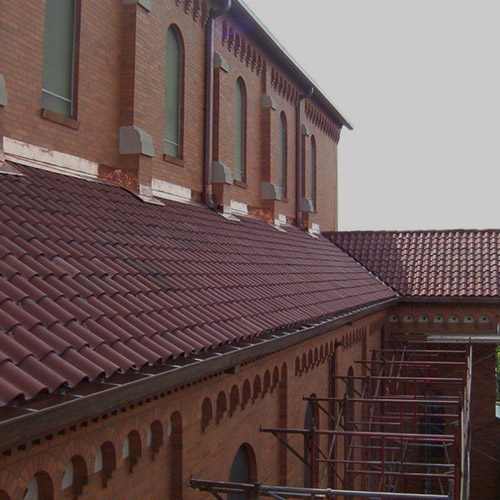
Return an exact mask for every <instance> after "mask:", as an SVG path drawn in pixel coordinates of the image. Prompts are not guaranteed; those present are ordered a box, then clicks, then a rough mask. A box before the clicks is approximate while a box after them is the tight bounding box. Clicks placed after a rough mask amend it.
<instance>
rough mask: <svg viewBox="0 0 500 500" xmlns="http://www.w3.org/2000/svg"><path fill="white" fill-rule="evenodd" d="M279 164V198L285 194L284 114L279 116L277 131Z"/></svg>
mask: <svg viewBox="0 0 500 500" xmlns="http://www.w3.org/2000/svg"><path fill="white" fill-rule="evenodd" d="M279 162H280V164H279V165H280V176H279V188H280V191H281V196H285V194H286V118H285V114H284V113H281V115H280V129H279Z"/></svg>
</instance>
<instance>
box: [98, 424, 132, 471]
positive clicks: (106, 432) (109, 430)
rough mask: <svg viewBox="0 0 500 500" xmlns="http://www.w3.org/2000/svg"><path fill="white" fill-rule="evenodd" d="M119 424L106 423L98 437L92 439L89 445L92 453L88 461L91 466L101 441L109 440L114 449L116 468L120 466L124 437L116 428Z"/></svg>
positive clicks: (101, 443) (121, 463)
mask: <svg viewBox="0 0 500 500" xmlns="http://www.w3.org/2000/svg"><path fill="white" fill-rule="evenodd" d="M119 427H121V426H115V425H108V426H107V427H105V428H104V429H102V430H101V432H100V433H99V435H98V438H97V437H96V439H93V440H92V442H91V444H90V445H89V449H90V451H91V453H92V457H93V458H92V461H91V462H89V464H90V466H91V468H92V469H93V467H94V464H95V459H96V456H97V454H98V453H99V451H100V449H101V446H102V445H103V443H106V442H110V443H111V444H112V445H113V446H114V448H115V450H116V468H120V467H121V466H122V465H123V457H122V453H121V451H122V447H123V440H124V437H123V436H122V433H121V432H120V430H118V428H119Z"/></svg>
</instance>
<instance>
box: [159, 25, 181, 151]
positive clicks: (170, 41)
mask: <svg viewBox="0 0 500 500" xmlns="http://www.w3.org/2000/svg"><path fill="white" fill-rule="evenodd" d="M181 58H182V53H181V45H180V42H179V37H178V35H177V33H176V31H175V29H174V28H169V29H168V31H167V59H166V65H165V114H164V124H163V144H164V147H163V151H164V153H165V154H167V155H169V156H173V157H174V158H179V157H180V154H181V148H180V142H181V141H180V138H181V106H180V104H181V64H182V61H181Z"/></svg>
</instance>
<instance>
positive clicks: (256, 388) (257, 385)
mask: <svg viewBox="0 0 500 500" xmlns="http://www.w3.org/2000/svg"><path fill="white" fill-rule="evenodd" d="M261 391H262V384H261V381H260V375H255V378H254V379H253V394H252V398H253V400H254V401H255V400H256V399H257V398H258V397H259V394H260V393H261Z"/></svg>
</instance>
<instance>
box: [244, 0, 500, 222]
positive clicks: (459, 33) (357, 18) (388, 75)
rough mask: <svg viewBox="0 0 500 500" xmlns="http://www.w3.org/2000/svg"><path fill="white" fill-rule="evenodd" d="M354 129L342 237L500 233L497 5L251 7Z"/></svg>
mask: <svg viewBox="0 0 500 500" xmlns="http://www.w3.org/2000/svg"><path fill="white" fill-rule="evenodd" d="M246 3H247V4H248V5H249V6H250V8H251V9H252V10H253V11H254V12H255V13H256V14H257V16H258V17H259V18H260V19H261V20H262V21H263V22H264V24H266V25H267V27H268V28H269V29H270V30H271V31H272V32H273V34H274V35H275V36H276V38H277V39H278V40H279V41H280V42H281V43H282V44H283V45H284V46H285V47H286V49H287V50H288V52H289V53H290V54H291V55H292V56H293V57H294V58H295V59H296V60H297V62H298V63H299V64H300V65H301V66H302V67H303V68H304V69H305V70H306V72H307V73H308V74H309V75H310V76H311V77H312V79H313V80H315V81H316V83H317V84H318V85H319V87H320V88H321V89H322V90H323V91H324V92H325V94H326V95H328V96H329V97H330V98H331V99H332V101H333V103H334V104H335V105H336V106H337V107H338V108H339V110H340V111H341V112H342V113H343V114H344V116H346V118H347V119H348V120H349V121H350V122H351V123H352V124H353V125H354V131H348V130H346V129H343V130H342V134H341V140H340V147H339V226H340V227H339V228H340V229H341V230H353V229H431V228H436V229H443V228H452V229H453V228H499V227H500V151H499V148H500V28H499V20H500V0H309V1H308V2H304V1H303V0H246Z"/></svg>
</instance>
